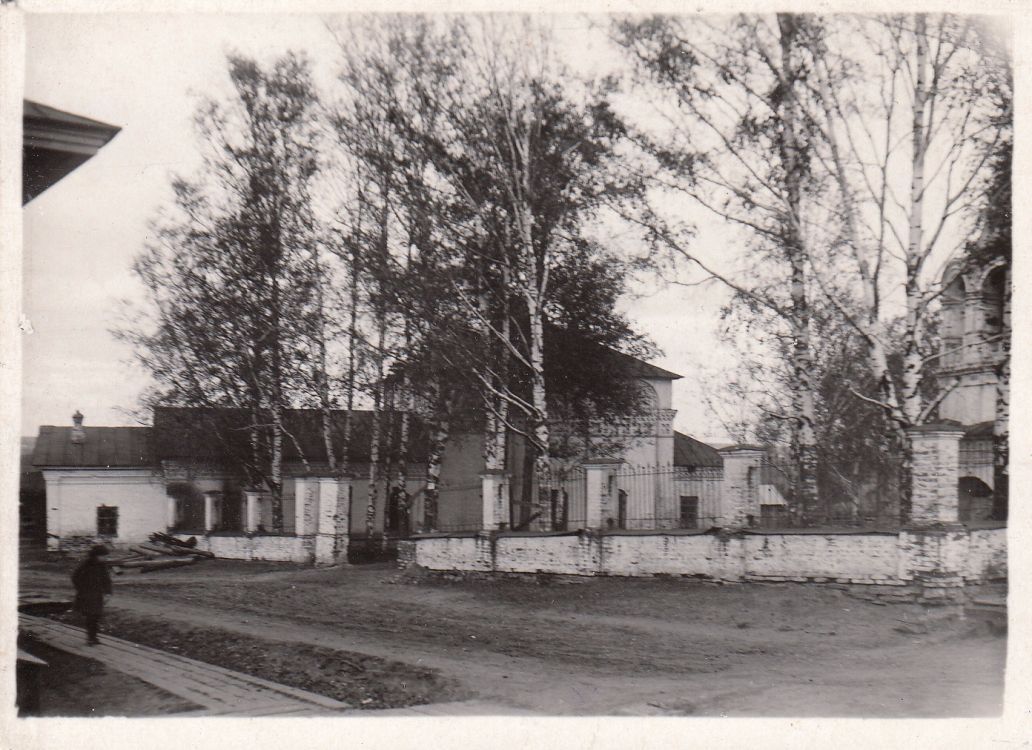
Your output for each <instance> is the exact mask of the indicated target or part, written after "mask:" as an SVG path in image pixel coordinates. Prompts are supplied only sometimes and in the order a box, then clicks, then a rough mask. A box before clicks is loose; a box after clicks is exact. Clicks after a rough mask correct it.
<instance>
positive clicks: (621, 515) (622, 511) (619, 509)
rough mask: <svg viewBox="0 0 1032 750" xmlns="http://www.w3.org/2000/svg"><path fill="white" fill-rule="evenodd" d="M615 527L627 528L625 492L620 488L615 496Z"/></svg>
mask: <svg viewBox="0 0 1032 750" xmlns="http://www.w3.org/2000/svg"><path fill="white" fill-rule="evenodd" d="M616 528H618V529H626V528H627V492H626V491H625V490H620V492H619V494H618V495H617V498H616Z"/></svg>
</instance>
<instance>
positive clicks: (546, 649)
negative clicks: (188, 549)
mask: <svg viewBox="0 0 1032 750" xmlns="http://www.w3.org/2000/svg"><path fill="white" fill-rule="evenodd" d="M398 580H399V575H398V572H397V571H396V570H394V569H393V568H390V567H387V566H361V567H351V568H342V569H325V570H312V569H298V568H287V567H277V566H270V565H257V566H248V565H247V564H243V563H232V562H228V561H212V562H210V563H203V564H198V565H195V566H192V567H191V568H184V569H180V570H177V571H168V572H166V573H164V574H159V573H155V574H147V575H141V576H137V577H134V578H132V579H128V578H127V579H125V580H119V581H118V583H117V585H116V595H115V597H114V599H113V600H112V601H111V605H112V606H113V607H118V608H122V609H124V610H126V611H129V612H132V613H135V614H137V615H143V616H147V617H155V618H168V619H172V620H176V621H179V622H182V623H184V624H190V625H193V626H201V627H204V626H217V627H220V628H225V629H228V630H231V631H234V632H236V633H239V634H241V635H246V636H254V637H262V638H267V639H277V640H284V641H294V642H302V643H308V644H313V645H318V646H324V647H328V648H335V649H343V650H347V651H353V652H358V653H364V654H368V655H370V656H378V657H383V658H389V659H393V660H399V661H403V662H407V663H410V664H413V665H419V666H423V667H431V668H433V669H436V670H439V671H440V672H441V673H442V675H444V676H446V677H450V678H453V679H454V680H455V681H457V682H458V683H459V685H460V686H461V689H462V690H463V691H464V693H465V694H466V695H467V696H468V697H470V698H476V699H480V700H487V701H493V702H497V703H501V704H504V705H508V706H513V707H517V708H524V709H530V710H533V711H539V712H542V713H547V714H558V715H570V714H574V715H588V714H677V715H710V716H712V715H729V716H734V715H738V716H746V715H750V716H892V717H896V716H985V715H995V714H997V713H999V711H1000V709H1001V705H1002V690H1003V670H1004V660H1005V652H1006V641H1005V640H1004V639H1003V638H1000V637H992V636H989V635H987V634H971V633H969V632H968V631H969V630H970V627H969V626H966V625H961V626H957V627H952V628H949V629H936V630H934V631H932V632H931V633H927V634H915V633H913V632H912V631H913V630H914V629H915V628H912V627H911V626H910V625H909V623H914V622H916V621H917V620H919V619H920V613H919V612H918V611H917V610H916V609H908V608H904V607H901V606H879V605H875V604H872V603H870V602H865V601H860V600H857V599H854V598H851V597H849V596H847V595H846V594H845V593H844V592H842V591H839V590H835V589H831V588H817V587H812V586H811V587H804V586H797V585H792V584H785V585H764V586H760V585H740V586H715V585H711V584H704V583H699V582H690V581H683V580H665V579H637V580H629V579H578V580H577V582H573V583H558V582H551V583H547V582H546V583H536V582H533V581H529V580H523V581H514V580H503V581H493V582H487V581H463V582H449V581H442V580H440V579H426V578H417V579H414V581H415V582H411V581H410V582H405V583H403V582H397V581H398ZM22 585H23V586H27V587H32V588H36V589H40V588H52V589H54V590H60V589H62V588H66V586H65V584H64V582H63V580H62V577H61V575H60V573H59V572H57V571H55V570H54V569H53V566H49V567H47V568H46V569H36V570H33V569H31V568H30V569H28V570H26V571H24V572H23V584H22ZM901 631H903V632H901Z"/></svg>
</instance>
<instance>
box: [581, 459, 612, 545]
mask: <svg viewBox="0 0 1032 750" xmlns="http://www.w3.org/2000/svg"><path fill="white" fill-rule="evenodd" d="M621 463H622V462H621V461H618V460H616V459H612V458H595V459H590V460H588V461H585V462H584V463H583V464H582V466H583V467H584V480H585V481H584V493H585V500H586V503H587V508H586V511H587V512H586V513H585V520H584V526H585V528H588V529H604V528H605V527H606V524H605V518H606V512H607V510H610V508H609V506H610V504H611V500H612V499H611V498H610V487H609V485H610V481H609V480H610V478H611V477H612V476H613V474H614V473H616V471H617V470H618V469H619V468H620V464H621Z"/></svg>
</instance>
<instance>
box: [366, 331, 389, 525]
mask: <svg viewBox="0 0 1032 750" xmlns="http://www.w3.org/2000/svg"><path fill="white" fill-rule="evenodd" d="M386 338H387V317H386V315H384V314H383V313H382V312H381V313H380V320H379V324H378V331H377V352H376V382H375V383H373V413H372V424H371V425H370V428H369V498H368V502H367V504H366V519H365V520H366V523H365V526H366V539H367V540H369V541H370V542H371V541H372V539H373V534H374V532H375V531H376V506H377V504H378V502H379V479H380V477H379V468H380V443H381V434H380V433H381V431H382V424H381V421H382V409H381V407H382V406H383V359H384V356H383V348H384V346H385V345H386Z"/></svg>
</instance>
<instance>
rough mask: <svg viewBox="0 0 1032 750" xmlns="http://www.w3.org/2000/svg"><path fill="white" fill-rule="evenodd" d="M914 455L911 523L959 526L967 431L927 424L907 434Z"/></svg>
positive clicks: (948, 426) (945, 425)
mask: <svg viewBox="0 0 1032 750" xmlns="http://www.w3.org/2000/svg"><path fill="white" fill-rule="evenodd" d="M907 436H908V437H909V438H910V455H911V462H912V463H911V484H910V486H911V495H910V497H911V507H910V522H911V524H913V525H915V526H927V525H929V524H941V523H958V522H959V520H960V503H959V498H958V496H957V481H958V479H959V476H958V473H959V468H960V439H961V438H962V437H963V436H964V430H963V429H961V428H960V427H956V426H954V425H948V424H926V425H921V426H919V427H911V428H910V429H909V430H907Z"/></svg>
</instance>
